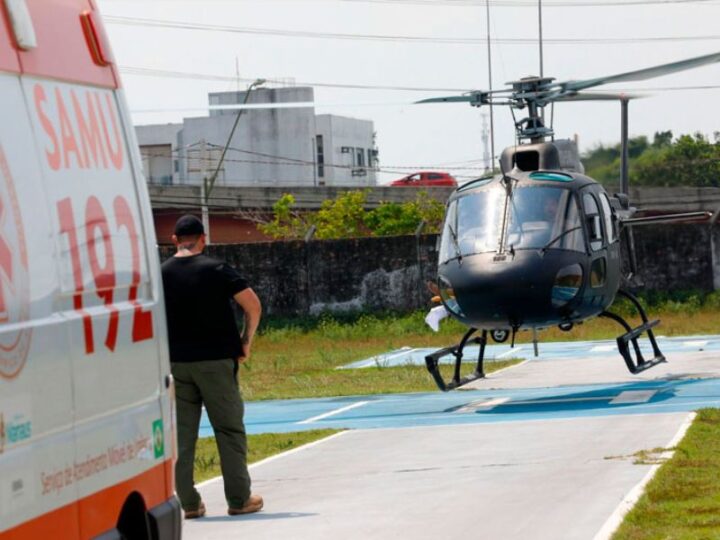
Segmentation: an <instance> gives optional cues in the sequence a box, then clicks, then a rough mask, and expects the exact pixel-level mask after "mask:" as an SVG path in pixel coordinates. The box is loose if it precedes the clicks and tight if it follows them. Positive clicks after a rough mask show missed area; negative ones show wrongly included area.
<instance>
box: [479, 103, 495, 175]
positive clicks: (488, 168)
mask: <svg viewBox="0 0 720 540" xmlns="http://www.w3.org/2000/svg"><path fill="white" fill-rule="evenodd" d="M480 117H481V118H482V142H483V165H484V166H485V173H486V174H487V173H488V172H492V159H491V158H490V149H489V147H488V139H489V137H488V135H489V132H488V125H487V114H481V115H480Z"/></svg>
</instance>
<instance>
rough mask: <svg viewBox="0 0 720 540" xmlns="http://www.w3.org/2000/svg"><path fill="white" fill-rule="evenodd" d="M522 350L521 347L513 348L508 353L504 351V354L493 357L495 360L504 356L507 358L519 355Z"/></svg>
mask: <svg viewBox="0 0 720 540" xmlns="http://www.w3.org/2000/svg"><path fill="white" fill-rule="evenodd" d="M522 350H523V348H522V347H513V348H511V349H510V350H509V351H505V352H504V353H500V354H498V355H497V356H495V358H503V357H504V356H509V355H511V354H516V353H519V352H520V351H522Z"/></svg>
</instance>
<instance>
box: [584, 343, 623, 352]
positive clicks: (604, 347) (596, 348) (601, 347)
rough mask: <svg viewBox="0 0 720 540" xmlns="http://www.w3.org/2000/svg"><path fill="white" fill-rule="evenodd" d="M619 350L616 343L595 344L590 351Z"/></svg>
mask: <svg viewBox="0 0 720 540" xmlns="http://www.w3.org/2000/svg"><path fill="white" fill-rule="evenodd" d="M615 350H617V346H615V345H595V346H594V347H593V348H592V349H590V352H610V351H615Z"/></svg>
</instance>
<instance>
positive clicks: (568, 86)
mask: <svg viewBox="0 0 720 540" xmlns="http://www.w3.org/2000/svg"><path fill="white" fill-rule="evenodd" d="M715 62H720V52H717V53H713V54H707V55H704V56H698V57H695V58H689V59H687V60H681V61H679V62H672V63H669V64H662V65H659V66H653V67H650V68H644V69H640V70H635V71H629V72H626V73H619V74H617V75H610V76H606V77H598V78H595V79H586V80H581V81H565V82H555V79H554V78H552V77H535V76H531V77H525V78H522V79H520V80H517V81H511V82H509V83H507V85H508V86H509V88H505V89H501V90H473V91H471V92H467V93H465V94H462V95H460V96H447V97H437V98H429V99H423V100H421V101H418V102H417V103H451V102H467V103H470V105H471V106H473V107H482V106H485V105H491V106H500V105H502V106H508V107H510V108H511V109H518V110H520V109H525V108H527V110H528V112H527V116H526V117H525V118H522V119H520V120H515V132H516V135H517V138H518V140H519V141H521V142H522V141H523V140H529V141H530V142H532V143H537V142H543V141H544V140H545V138H546V137H552V136H553V129H552V127H547V126H546V125H545V123H544V121H543V115H542V110H543V108H544V107H545V106H546V105H548V104H552V103H555V102H558V101H616V100H621V101H625V102H627V100H629V99H632V98H634V97H638V96H632V95H628V94H622V93H621V94H618V93H588V92H582V91H583V90H586V89H588V88H593V87H597V86H601V85H604V84H610V83H616V82H626V81H641V80H646V79H651V78H654V77H660V76H662V75H668V74H670V73H675V72H678V71H685V70H688V69H693V68H696V67H699V66H703V65H706V64H712V63H715ZM514 116H515V115H514V114H513V117H514Z"/></svg>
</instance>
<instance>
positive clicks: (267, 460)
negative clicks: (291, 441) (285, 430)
mask: <svg viewBox="0 0 720 540" xmlns="http://www.w3.org/2000/svg"><path fill="white" fill-rule="evenodd" d="M346 433H349V431H341V432H339V433H333V434H332V435H330V436H328V437H325V438H323V439H320V440H318V441H313V442H311V443H307V444H303V445H302V446H298V447H297V448H293V449H292V450H288V451H286V452H281V453H279V454H275V455H274V456H270V457H267V458H265V459H261V460H260V461H257V462H255V463H252V464H251V465H248V469H254V468H255V467H259V466H260V465H265V464H266V463H270V462H271V461H276V460H278V459H280V458H284V457H287V456H289V455H292V454H297V453H298V452H301V451H303V450H307V449H308V448H312V447H313V446H317V445H318V444H322V443H324V442H327V441H329V440H330V439H335V438H337V437H339V436H340V435H345V434H346ZM219 480H222V475H220V476H216V477H214V478H210V479H209V480H205V481H204V482H200V483H199V484H195V487H196V488H201V487H203V486H207V485H209V484H214V483H215V482H218V481H219Z"/></svg>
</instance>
